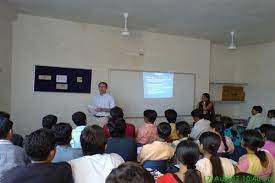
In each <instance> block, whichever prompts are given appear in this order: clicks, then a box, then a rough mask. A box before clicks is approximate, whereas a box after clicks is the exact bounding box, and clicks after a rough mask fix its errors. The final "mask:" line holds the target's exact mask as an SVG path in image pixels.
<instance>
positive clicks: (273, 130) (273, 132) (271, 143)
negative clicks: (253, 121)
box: [260, 124, 275, 158]
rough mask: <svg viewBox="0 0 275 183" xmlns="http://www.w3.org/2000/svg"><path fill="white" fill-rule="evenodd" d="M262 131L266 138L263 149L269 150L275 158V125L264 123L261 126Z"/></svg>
mask: <svg viewBox="0 0 275 183" xmlns="http://www.w3.org/2000/svg"><path fill="white" fill-rule="evenodd" d="M260 131H261V133H262V135H263V137H264V139H265V144H264V147H263V148H262V149H265V150H267V151H269V152H270V153H271V154H272V155H273V158H275V126H273V125H270V124H263V125H262V126H260Z"/></svg>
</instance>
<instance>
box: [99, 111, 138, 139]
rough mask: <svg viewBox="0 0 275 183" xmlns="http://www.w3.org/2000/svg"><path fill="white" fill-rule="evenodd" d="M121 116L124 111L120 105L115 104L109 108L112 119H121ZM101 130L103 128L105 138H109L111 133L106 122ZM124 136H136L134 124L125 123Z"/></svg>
mask: <svg viewBox="0 0 275 183" xmlns="http://www.w3.org/2000/svg"><path fill="white" fill-rule="evenodd" d="M123 117H124V113H123V110H122V109H121V108H120V107H117V106H115V107H114V108H112V109H111V110H110V118H111V119H112V120H116V119H123ZM103 130H104V134H105V136H106V138H110V137H111V135H110V132H109V128H108V126H107V124H105V125H104V126H103ZM125 136H126V137H132V138H136V128H135V125H132V124H130V123H126V129H125Z"/></svg>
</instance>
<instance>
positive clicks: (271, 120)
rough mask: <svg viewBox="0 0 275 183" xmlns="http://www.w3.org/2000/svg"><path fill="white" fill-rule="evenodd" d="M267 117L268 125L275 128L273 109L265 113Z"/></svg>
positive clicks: (274, 112) (274, 111) (274, 110)
mask: <svg viewBox="0 0 275 183" xmlns="http://www.w3.org/2000/svg"><path fill="white" fill-rule="evenodd" d="M267 117H268V119H269V123H270V124H271V125H273V126H275V109H272V110H269V111H268V112H267Z"/></svg>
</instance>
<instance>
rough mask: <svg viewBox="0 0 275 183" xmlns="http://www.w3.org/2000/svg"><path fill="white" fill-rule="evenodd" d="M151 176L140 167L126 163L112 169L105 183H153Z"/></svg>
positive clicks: (136, 164)
mask: <svg viewBox="0 0 275 183" xmlns="http://www.w3.org/2000/svg"><path fill="white" fill-rule="evenodd" d="M154 182H155V180H154V178H153V176H152V175H151V174H150V172H148V171H147V170H146V169H145V168H143V166H142V165H140V164H138V163H135V162H126V163H123V164H121V165H119V166H118V167H117V168H115V169H113V170H112V172H111V173H110V174H109V176H108V177H107V179H106V183H154Z"/></svg>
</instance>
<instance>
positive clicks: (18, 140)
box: [11, 134, 24, 148]
mask: <svg viewBox="0 0 275 183" xmlns="http://www.w3.org/2000/svg"><path fill="white" fill-rule="evenodd" d="M11 142H12V144H13V145H17V146H19V147H22V148H23V142H24V138H23V137H22V135H19V134H13V135H12V138H11Z"/></svg>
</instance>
